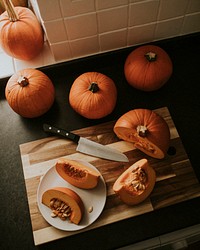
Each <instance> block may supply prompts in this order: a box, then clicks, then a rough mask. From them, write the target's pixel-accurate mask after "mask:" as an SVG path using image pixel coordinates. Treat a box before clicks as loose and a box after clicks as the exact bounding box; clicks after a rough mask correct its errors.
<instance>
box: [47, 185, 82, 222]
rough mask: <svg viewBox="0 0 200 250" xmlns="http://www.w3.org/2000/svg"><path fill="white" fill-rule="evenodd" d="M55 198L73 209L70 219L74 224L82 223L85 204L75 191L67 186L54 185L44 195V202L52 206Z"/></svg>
mask: <svg viewBox="0 0 200 250" xmlns="http://www.w3.org/2000/svg"><path fill="white" fill-rule="evenodd" d="M53 199H58V200H59V201H62V202H64V203H65V204H66V205H68V206H69V207H70V209H71V214H70V217H69V219H70V221H71V222H72V223H74V224H79V223H80V221H81V219H82V217H83V214H84V205H83V202H82V200H81V198H80V196H79V195H78V194H77V193H76V192H75V191H73V190H71V189H69V188H65V187H54V188H52V189H48V190H46V191H45V192H44V193H43V195H42V203H43V204H44V205H46V206H47V207H51V201H52V200H53Z"/></svg>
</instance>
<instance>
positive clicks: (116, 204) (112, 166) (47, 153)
mask: <svg viewBox="0 0 200 250" xmlns="http://www.w3.org/2000/svg"><path fill="white" fill-rule="evenodd" d="M155 112H157V113H158V114H160V115H161V116H162V117H163V118H164V119H165V120H166V122H167V123H168V125H169V128H170V133H171V141H170V147H172V148H174V149H175V151H176V152H175V154H174V153H173V154H171V155H167V156H166V157H165V159H163V160H158V159H153V158H151V157H148V156H146V155H144V153H142V152H140V151H139V150H137V149H135V148H134V146H133V144H132V143H127V142H124V141H119V140H118V138H117V137H116V136H115V134H114V133H113V125H114V123H115V122H114V121H112V122H108V123H104V124H99V125H96V126H92V127H87V128H83V129H80V130H76V131H74V132H75V133H77V134H79V135H81V136H83V137H87V138H90V139H92V140H94V141H97V142H99V143H102V144H105V145H109V146H110V147H113V148H116V149H118V150H119V151H121V152H124V153H125V154H126V155H127V157H128V158H129V163H120V162H115V161H108V160H103V159H99V158H95V157H92V156H87V155H84V154H81V153H78V152H76V150H75V149H76V144H75V143H73V142H71V141H69V140H66V139H62V138H58V137H53V136H52V137H47V138H44V139H40V140H37V141H32V142H28V143H24V144H22V145H20V153H21V159H22V166H23V172H24V178H25V184H26V190H27V197H28V203H29V209H30V217H31V223H32V230H33V236H34V242H35V245H39V244H42V243H46V242H49V241H53V240H56V239H59V238H63V237H67V236H70V235H73V234H78V233H81V232H83V231H86V230H92V229H94V228H97V227H101V226H103V225H106V224H109V223H113V222H116V221H120V220H123V219H127V218H130V217H134V216H137V215H140V214H144V213H147V212H150V211H153V210H156V209H159V208H162V207H166V206H169V205H172V204H175V203H178V202H182V201H186V200H189V199H192V198H195V197H199V196H200V183H199V181H198V179H197V178H196V176H195V173H194V171H193V168H192V166H191V163H190V160H189V159H188V156H187V154H186V152H185V150H184V147H183V145H182V142H181V139H180V137H179V134H178V132H177V130H176V127H175V125H174V122H173V120H172V118H171V116H170V113H169V111H168V109H167V108H166V107H164V108H160V109H157V110H155ZM59 157H70V158H71V159H78V160H84V161H87V162H89V163H91V164H93V165H94V166H95V167H96V168H97V169H98V170H99V171H100V172H101V174H102V176H103V178H104V180H105V182H106V187H107V198H106V204H105V207H104V209H103V211H102V213H101V214H100V216H99V217H98V219H97V220H96V221H95V222H94V223H93V224H91V225H90V226H89V227H86V228H84V229H82V230H79V231H73V232H66V231H61V230H58V229H56V228H54V227H52V226H51V225H49V224H48V223H47V222H46V221H45V220H44V218H43V217H42V215H41V213H40V212H39V209H38V206H37V197H36V193H37V188H38V184H39V182H40V179H41V177H42V176H43V175H44V174H45V173H46V171H47V170H48V169H50V168H51V167H52V166H54V164H55V162H56V161H57V159H58V158H59ZM141 158H147V159H148V160H149V163H150V164H151V166H152V167H153V168H154V169H155V171H156V175H157V179H156V185H155V188H154V190H153V192H152V193H151V195H150V197H149V198H148V199H146V200H145V201H144V202H143V203H141V204H139V205H137V206H127V205H125V204H123V203H122V202H121V201H120V200H119V198H118V197H117V196H116V195H115V194H114V192H113V190H112V186H113V183H114V182H115V180H116V179H117V177H118V176H119V175H120V174H121V173H122V172H123V171H124V170H125V169H127V168H128V167H129V166H130V165H131V164H133V163H134V162H136V161H137V160H139V159H141Z"/></svg>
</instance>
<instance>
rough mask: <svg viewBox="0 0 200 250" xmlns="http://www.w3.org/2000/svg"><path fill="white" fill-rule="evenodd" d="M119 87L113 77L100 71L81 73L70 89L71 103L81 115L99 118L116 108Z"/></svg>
mask: <svg viewBox="0 0 200 250" xmlns="http://www.w3.org/2000/svg"><path fill="white" fill-rule="evenodd" d="M116 101H117V89H116V86H115V84H114V82H113V80H112V79H111V78H109V77H108V76H106V75H104V74H101V73H98V72H86V73H84V74H82V75H80V76H79V77H78V78H76V80H75V81H74V83H73V84H72V87H71V89H70V93H69V103H70V105H71V107H72V108H73V109H74V110H75V111H76V112H77V113H79V114H80V115H82V116H84V117H86V118H88V119H99V118H102V117H105V116H107V115H109V114H110V113H111V112H112V111H113V109H114V108H115V105H116Z"/></svg>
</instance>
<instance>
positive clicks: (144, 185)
mask: <svg viewBox="0 0 200 250" xmlns="http://www.w3.org/2000/svg"><path fill="white" fill-rule="evenodd" d="M155 181H156V173H155V171H154V169H153V168H152V167H151V166H150V165H149V163H148V161H147V159H141V160H139V161H137V162H135V163H134V164H133V165H131V166H130V167H129V168H128V169H127V170H125V171H124V172H123V173H122V174H121V175H120V176H119V177H118V179H117V180H116V181H115V183H114V185H113V190H114V192H115V193H116V194H117V195H119V197H120V199H121V200H122V201H123V202H124V203H126V204H128V205H136V204H139V203H141V202H142V201H144V200H145V199H146V198H147V197H148V196H149V195H150V194H151V192H152V191H153V188H154V185H155Z"/></svg>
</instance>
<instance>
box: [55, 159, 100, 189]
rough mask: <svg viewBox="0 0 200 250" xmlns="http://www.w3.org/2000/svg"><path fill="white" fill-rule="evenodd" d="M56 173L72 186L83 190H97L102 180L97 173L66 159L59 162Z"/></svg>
mask: <svg viewBox="0 0 200 250" xmlns="http://www.w3.org/2000/svg"><path fill="white" fill-rule="evenodd" d="M56 171H57V172H58V174H59V175H60V176H61V177H62V178H63V179H64V180H66V181H67V182H69V183H70V184H71V185H73V186H75V187H78V188H83V189H92V188H95V187H96V186H97V184H98V181H99V178H100V174H99V173H98V172H97V171H95V170H93V169H91V168H89V167H88V166H85V165H84V164H82V163H80V162H77V161H74V160H69V159H64V158H60V159H59V160H58V161H57V163H56Z"/></svg>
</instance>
